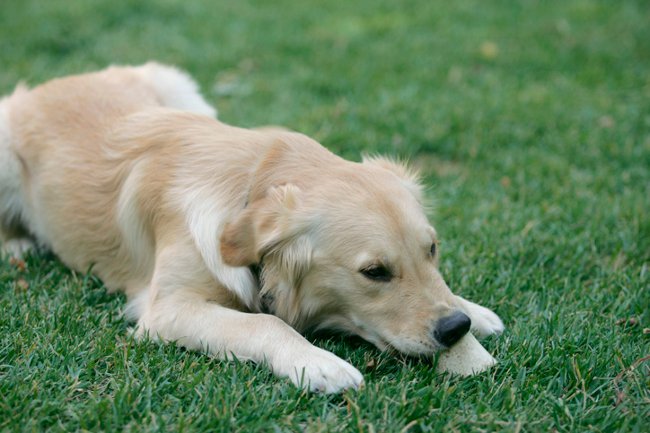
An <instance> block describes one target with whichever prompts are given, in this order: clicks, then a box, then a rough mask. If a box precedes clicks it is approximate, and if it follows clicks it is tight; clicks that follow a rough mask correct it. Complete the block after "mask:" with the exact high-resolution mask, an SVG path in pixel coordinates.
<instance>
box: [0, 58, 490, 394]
mask: <svg viewBox="0 0 650 433" xmlns="http://www.w3.org/2000/svg"><path fill="white" fill-rule="evenodd" d="M215 115H216V112H215V110H214V109H213V108H212V107H211V106H210V105H208V104H207V103H206V102H205V101H204V99H203V98H202V96H201V95H200V93H199V92H198V90H197V86H196V84H195V83H194V81H192V79H191V78H190V77H189V76H188V75H187V74H185V73H184V72H181V71H179V70H177V69H175V68H172V67H169V66H164V65H160V64H156V63H148V64H145V65H143V66H139V67H110V68H108V69H106V70H103V71H100V72H96V73H89V74H84V75H78V76H71V77H66V78H62V79H56V80H52V81H50V82H48V83H46V84H43V85H41V86H38V87H36V88H34V89H31V90H29V89H27V88H26V87H24V86H18V87H17V88H16V90H15V91H14V92H13V94H12V95H10V96H8V97H6V98H4V99H2V100H1V101H0V236H1V238H2V240H3V250H4V251H5V253H7V254H13V255H20V254H22V253H23V252H24V251H26V250H27V249H29V248H30V247H31V246H32V245H33V244H36V245H39V246H41V247H43V248H47V249H49V250H51V251H53V252H54V253H55V254H56V255H57V256H58V257H59V258H60V259H61V260H62V261H63V262H64V263H65V264H66V265H67V266H69V267H70V268H72V269H76V270H78V271H81V272H86V271H88V270H92V272H93V273H94V274H96V275H97V276H99V277H100V278H101V279H102V281H103V282H104V283H105V285H106V286H107V287H108V288H109V290H123V291H124V292H125V293H126V295H127V297H128V304H127V309H126V311H127V314H128V316H129V317H130V318H131V319H133V320H134V321H136V322H137V326H136V328H135V329H136V335H139V336H143V335H148V336H150V337H152V338H159V339H162V340H164V341H174V342H176V343H177V344H179V345H182V346H185V347H187V348H190V349H200V350H206V351H208V352H209V353H211V354H214V355H215V356H220V357H225V358H229V357H232V356H234V357H236V358H238V359H247V360H253V361H255V362H265V363H267V364H268V365H269V366H270V368H271V369H272V370H273V371H274V373H275V374H277V375H279V376H282V377H288V378H289V379H290V380H291V381H292V382H293V383H295V384H296V385H299V386H304V387H308V388H309V389H312V390H319V391H323V392H338V391H340V390H343V389H346V388H356V387H359V386H360V385H361V384H362V383H363V377H362V375H361V373H360V372H359V371H358V370H357V369H356V368H354V367H353V366H352V365H350V364H349V363H347V362H346V361H344V360H342V359H340V358H338V357H337V356H335V355H334V354H332V353H330V352H328V351H325V350H323V349H320V348H317V347H315V346H313V345H312V344H311V343H309V342H308V341H307V340H306V339H305V338H303V337H302V336H301V335H300V334H299V333H298V332H297V331H296V330H298V331H304V330H306V329H322V328H327V329H334V330H339V331H343V332H346V333H350V334H356V335H359V336H361V337H362V338H364V339H366V340H367V341H369V342H371V343H373V344H375V345H376V346H377V347H378V348H380V349H389V348H390V349H394V350H397V351H399V352H403V353H406V354H410V355H430V354H433V353H435V352H436V351H438V350H440V349H444V348H447V347H450V346H452V345H453V344H454V343H456V342H457V341H458V340H459V339H461V337H463V336H464V335H465V334H466V333H467V332H468V330H469V329H470V327H471V329H472V332H473V333H474V334H477V335H487V334H492V333H497V332H500V331H501V330H502V329H503V324H502V322H501V320H500V319H499V317H498V316H497V315H496V314H494V313H493V312H492V311H490V310H488V309H487V308H484V307H481V306H479V305H477V304H474V303H472V302H469V301H467V300H465V299H463V298H461V297H459V296H456V295H454V294H452V292H451V291H450V290H449V288H448V287H447V285H446V284H445V282H444V280H443V278H442V277H441V275H440V273H439V271H438V266H437V263H438V248H437V235H436V231H435V230H434V229H433V227H432V226H431V225H430V224H429V222H428V221H427V218H426V215H425V212H424V210H423V206H422V191H421V187H420V185H419V183H418V179H417V177H416V175H415V174H413V173H412V172H411V171H409V170H408V169H407V168H406V167H405V166H403V165H401V164H398V163H396V162H394V161H392V160H389V159H385V158H369V159H365V160H364V161H363V162H361V163H356V162H350V161H346V160H344V159H341V158H340V157H338V156H336V155H334V154H333V153H331V152H329V151H328V150H327V149H325V148H324V147H323V146H321V145H320V144H319V143H317V142H316V141H314V140H312V139H310V138H309V137H307V136H305V135H302V134H299V133H296V132H290V131H285V130H279V129H259V130H249V129H242V128H236V127H233V126H229V125H226V124H224V123H221V122H219V121H218V120H216V118H215Z"/></svg>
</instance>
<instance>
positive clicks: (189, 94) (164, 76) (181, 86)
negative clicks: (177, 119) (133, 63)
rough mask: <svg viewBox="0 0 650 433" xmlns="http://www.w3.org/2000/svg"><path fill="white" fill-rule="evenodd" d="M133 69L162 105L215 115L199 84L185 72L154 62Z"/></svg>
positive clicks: (215, 111)
mask: <svg viewBox="0 0 650 433" xmlns="http://www.w3.org/2000/svg"><path fill="white" fill-rule="evenodd" d="M135 69H136V71H137V72H138V73H139V74H140V75H141V77H142V78H143V79H144V80H145V81H146V82H147V83H148V84H149V85H151V86H152V87H153V88H154V91H155V92H156V95H157V96H158V99H159V100H160V101H161V102H162V105H163V106H165V107H170V108H176V109H179V110H183V111H189V112H191V113H197V114H204V115H206V116H210V117H215V118H216V117H217V110H216V109H215V108H214V107H212V106H211V105H210V104H208V103H207V102H206V101H205V99H204V98H203V96H202V95H201V92H200V91H199V86H198V85H197V84H196V82H195V81H194V80H193V79H192V77H190V76H189V74H187V73H186V72H184V71H181V70H180V69H177V68H174V67H172V66H167V65H162V64H160V63H156V62H149V63H146V64H144V65H142V66H139V67H137V68H135Z"/></svg>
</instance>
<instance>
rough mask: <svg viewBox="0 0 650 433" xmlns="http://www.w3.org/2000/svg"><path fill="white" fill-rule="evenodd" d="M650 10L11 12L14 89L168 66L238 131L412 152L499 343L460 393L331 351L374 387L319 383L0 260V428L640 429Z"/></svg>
mask: <svg viewBox="0 0 650 433" xmlns="http://www.w3.org/2000/svg"><path fill="white" fill-rule="evenodd" d="M648 22H650V13H649V11H648V8H647V4H646V2H644V1H643V0H638V1H628V0H621V1H606V0H601V1H596V0H594V1H590V0H575V1H573V0H572V1H559V0H557V1H545V2H539V1H532V0H530V1H517V2H506V1H501V0H498V1H495V2H487V3H486V2H482V1H478V0H459V1H455V2H443V1H431V0H407V1H404V2H401V3H400V4H399V5H397V4H395V2H389V1H384V0H375V1H371V0H359V1H355V2H350V1H343V0H330V1H324V0H323V1H320V0H319V1H312V2H309V4H307V2H298V3H296V2H293V1H288V0H280V1H277V2H263V1H250V0H247V1H240V2H225V1H223V2H201V1H198V0H197V1H190V0H186V1H182V2H181V1H172V0H165V1H161V2H156V3H153V2H148V1H146V2H144V1H139V0H130V1H122V2H115V1H95V2H88V1H84V0H69V1H59V0H50V1H47V2H46V1H40V2H39V1H34V0H21V1H18V0H5V1H4V2H3V5H2V13H0V64H1V65H2V67H1V68H0V93H2V94H5V93H8V92H10V91H11V89H12V87H13V86H14V85H15V83H16V82H18V81H19V80H27V81H28V82H29V83H31V84H36V83H39V82H42V81H44V80H46V79H49V78H52V77H56V76H60V75H63V74H67V73H75V72H81V71H88V70H93V69H97V68H101V67H104V66H106V65H108V64H109V63H141V62H144V61H146V60H148V59H158V60H160V61H164V62H169V63H173V64H177V65H179V66H182V67H183V68H185V69H187V70H189V71H190V72H191V73H192V74H193V75H195V76H196V77H197V79H198V80H199V82H200V83H201V85H202V87H203V89H204V91H205V93H206V95H207V97H208V99H209V100H210V101H212V102H214V103H215V104H216V105H217V106H218V107H219V110H220V116H221V118H222V119H223V120H224V121H227V122H229V123H233V124H237V125H244V126H253V125H261V124H283V125H287V126H289V127H291V128H293V129H297V130H300V131H303V132H305V133H307V134H309V135H311V136H313V137H315V138H316V139H318V140H319V141H321V142H322V143H323V144H324V145H326V146H327V147H328V148H330V149H332V150H334V151H336V152H338V153H339V154H341V155H343V156H345V157H348V158H352V159H358V158H359V155H360V153H361V152H383V153H389V154H392V155H396V156H400V157H408V158H409V159H410V160H411V162H412V163H413V164H414V165H416V166H418V167H419V168H420V169H421V170H422V171H423V173H424V175H425V180H426V183H427V184H428V185H430V186H431V187H430V189H429V192H428V194H429V196H430V197H432V198H435V201H436V211H435V212H434V213H433V214H432V215H431V217H432V220H433V221H434V223H435V225H436V228H437V230H438V232H439V233H440V235H441V237H442V241H443V247H442V255H443V259H442V261H441V267H442V271H443V273H444V275H445V276H446V278H447V280H448V282H449V284H450V286H451V287H452V288H453V289H454V290H455V291H456V292H458V293H461V294H463V295H465V296H467V297H469V298H471V299H473V300H476V301H477V302H480V303H483V304H485V305H488V306H490V307H492V308H494V309H495V310H496V311H497V312H498V313H499V314H500V315H501V316H502V318H503V319H504V321H505V322H506V326H507V330H506V332H505V333H504V334H503V335H502V336H501V337H498V338H491V339H488V340H487V341H486V342H485V344H486V347H487V348H488V349H489V350H490V351H491V352H492V353H494V354H495V356H496V357H497V358H498V359H499V361H500V364H499V366H498V367H497V368H495V369H492V370H491V371H489V372H487V373H484V374H481V375H479V376H476V377H472V378H469V379H459V378H455V377H451V376H448V375H437V374H435V373H434V372H433V369H432V366H431V364H430V363H427V362H421V361H417V360H412V359H401V358H393V357H390V356H388V355H385V354H382V353H379V352H378V351H377V350H375V349H374V348H372V347H370V346H369V345H367V344H365V343H363V342H360V341H358V340H354V339H352V340H350V339H343V338H339V337H331V338H323V337H318V338H315V341H316V344H318V345H320V346H322V347H326V348H328V349H330V350H332V351H334V352H335V353H337V354H338V355H340V356H342V357H344V358H346V359H348V360H350V361H351V362H352V363H353V364H354V365H355V366H357V367H358V368H360V369H361V370H362V372H363V373H364V375H365V378H366V382H367V384H366V387H365V388H364V389H362V390H361V391H359V392H348V393H345V394H343V395H341V396H323V395H311V394H307V393H304V392H302V391H300V390H298V389H295V388H293V387H292V386H291V385H290V384H289V383H288V382H286V381H283V380H279V379H276V378H274V377H272V375H271V374H270V373H269V372H268V371H267V370H266V369H265V368H262V367H258V366H255V365H252V364H246V363H241V364H237V363H226V362H220V361H216V360H213V359H209V358H208V357H206V356H204V355H201V354H197V353H192V352H187V351H184V350H182V349H179V348H176V347H172V346H159V345H156V344H151V343H144V344H139V343H136V342H134V341H133V340H132V339H131V338H130V337H129V336H128V333H127V327H128V324H127V323H125V321H124V320H123V319H122V318H121V317H120V310H121V308H122V306H123V305H124V298H123V297H121V296H114V295H108V294H107V293H106V291H105V290H104V288H103V287H102V285H101V282H99V281H97V280H96V279H94V278H92V277H90V276H84V275H79V274H75V273H72V272H70V271H69V270H67V269H65V268H64V267H63V266H62V265H61V264H60V263H59V262H58V261H57V260H56V259H55V258H53V257H51V256H46V255H40V256H32V257H29V258H28V260H27V269H26V270H24V271H23V270H21V269H18V268H17V267H16V266H14V265H11V264H10V263H9V262H7V261H4V262H1V263H0V311H1V314H0V430H2V431H42V430H48V431H73V430H91V431H98V430H105V431H174V432H176V431H200V430H210V431H242V432H249V431H261V430H264V431H310V432H312V431H314V432H315V431H369V432H373V431H374V432H379V431H412V432H418V431H442V430H444V431H495V430H498V431H512V432H516V431H540V432H548V431H559V432H566V431H594V432H611V431H624V432H635V431H636V432H642V431H646V432H647V431H648V430H647V429H648V422H649V420H650V392H649V387H650V379H649V377H650V374H649V368H650V362H644V361H642V359H644V357H645V356H647V355H649V354H650V335H648V333H647V331H645V332H644V328H649V327H650V311H649V309H650V287H649V286H650V272H649V271H650V270H649V269H648V264H649V262H650V26H648ZM629 319H632V320H629Z"/></svg>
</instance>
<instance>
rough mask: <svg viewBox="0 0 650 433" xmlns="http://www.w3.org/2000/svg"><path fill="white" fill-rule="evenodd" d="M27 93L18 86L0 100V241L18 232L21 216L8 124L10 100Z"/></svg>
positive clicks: (17, 174) (17, 173)
mask: <svg viewBox="0 0 650 433" xmlns="http://www.w3.org/2000/svg"><path fill="white" fill-rule="evenodd" d="M25 92H27V86H25V85H24V84H19V85H18V86H16V90H15V91H14V93H13V94H12V95H10V96H6V97H4V98H2V99H0V240H2V239H4V240H7V239H9V238H11V237H13V235H14V234H17V233H15V232H17V231H20V230H19V227H18V226H19V223H18V221H20V219H21V214H22V202H23V200H22V192H21V174H20V171H21V169H20V161H19V159H18V156H17V155H16V152H15V150H14V147H13V144H12V141H13V138H12V134H11V128H10V124H9V106H10V103H11V100H12V98H14V97H17V96H19V95H20V94H22V93H25Z"/></svg>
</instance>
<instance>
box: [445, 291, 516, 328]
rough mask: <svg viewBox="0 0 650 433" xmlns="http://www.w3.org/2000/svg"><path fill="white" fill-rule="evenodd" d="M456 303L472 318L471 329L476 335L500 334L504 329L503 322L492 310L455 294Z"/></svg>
mask: <svg viewBox="0 0 650 433" xmlns="http://www.w3.org/2000/svg"><path fill="white" fill-rule="evenodd" d="M456 298H457V300H458V305H459V306H460V308H461V309H462V310H463V311H464V312H465V314H467V315H468V316H469V318H470V319H471V320H472V327H471V331H472V333H473V334H474V335H476V336H477V337H487V336H488V335H492V334H500V333H501V332H503V330H504V328H505V327H504V326H503V322H502V321H501V319H500V318H499V316H497V315H496V314H495V313H494V312H493V311H492V310H490V309H488V308H485V307H482V306H480V305H478V304H475V303H474V302H471V301H468V300H467V299H464V298H462V297H460V296H456Z"/></svg>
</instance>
